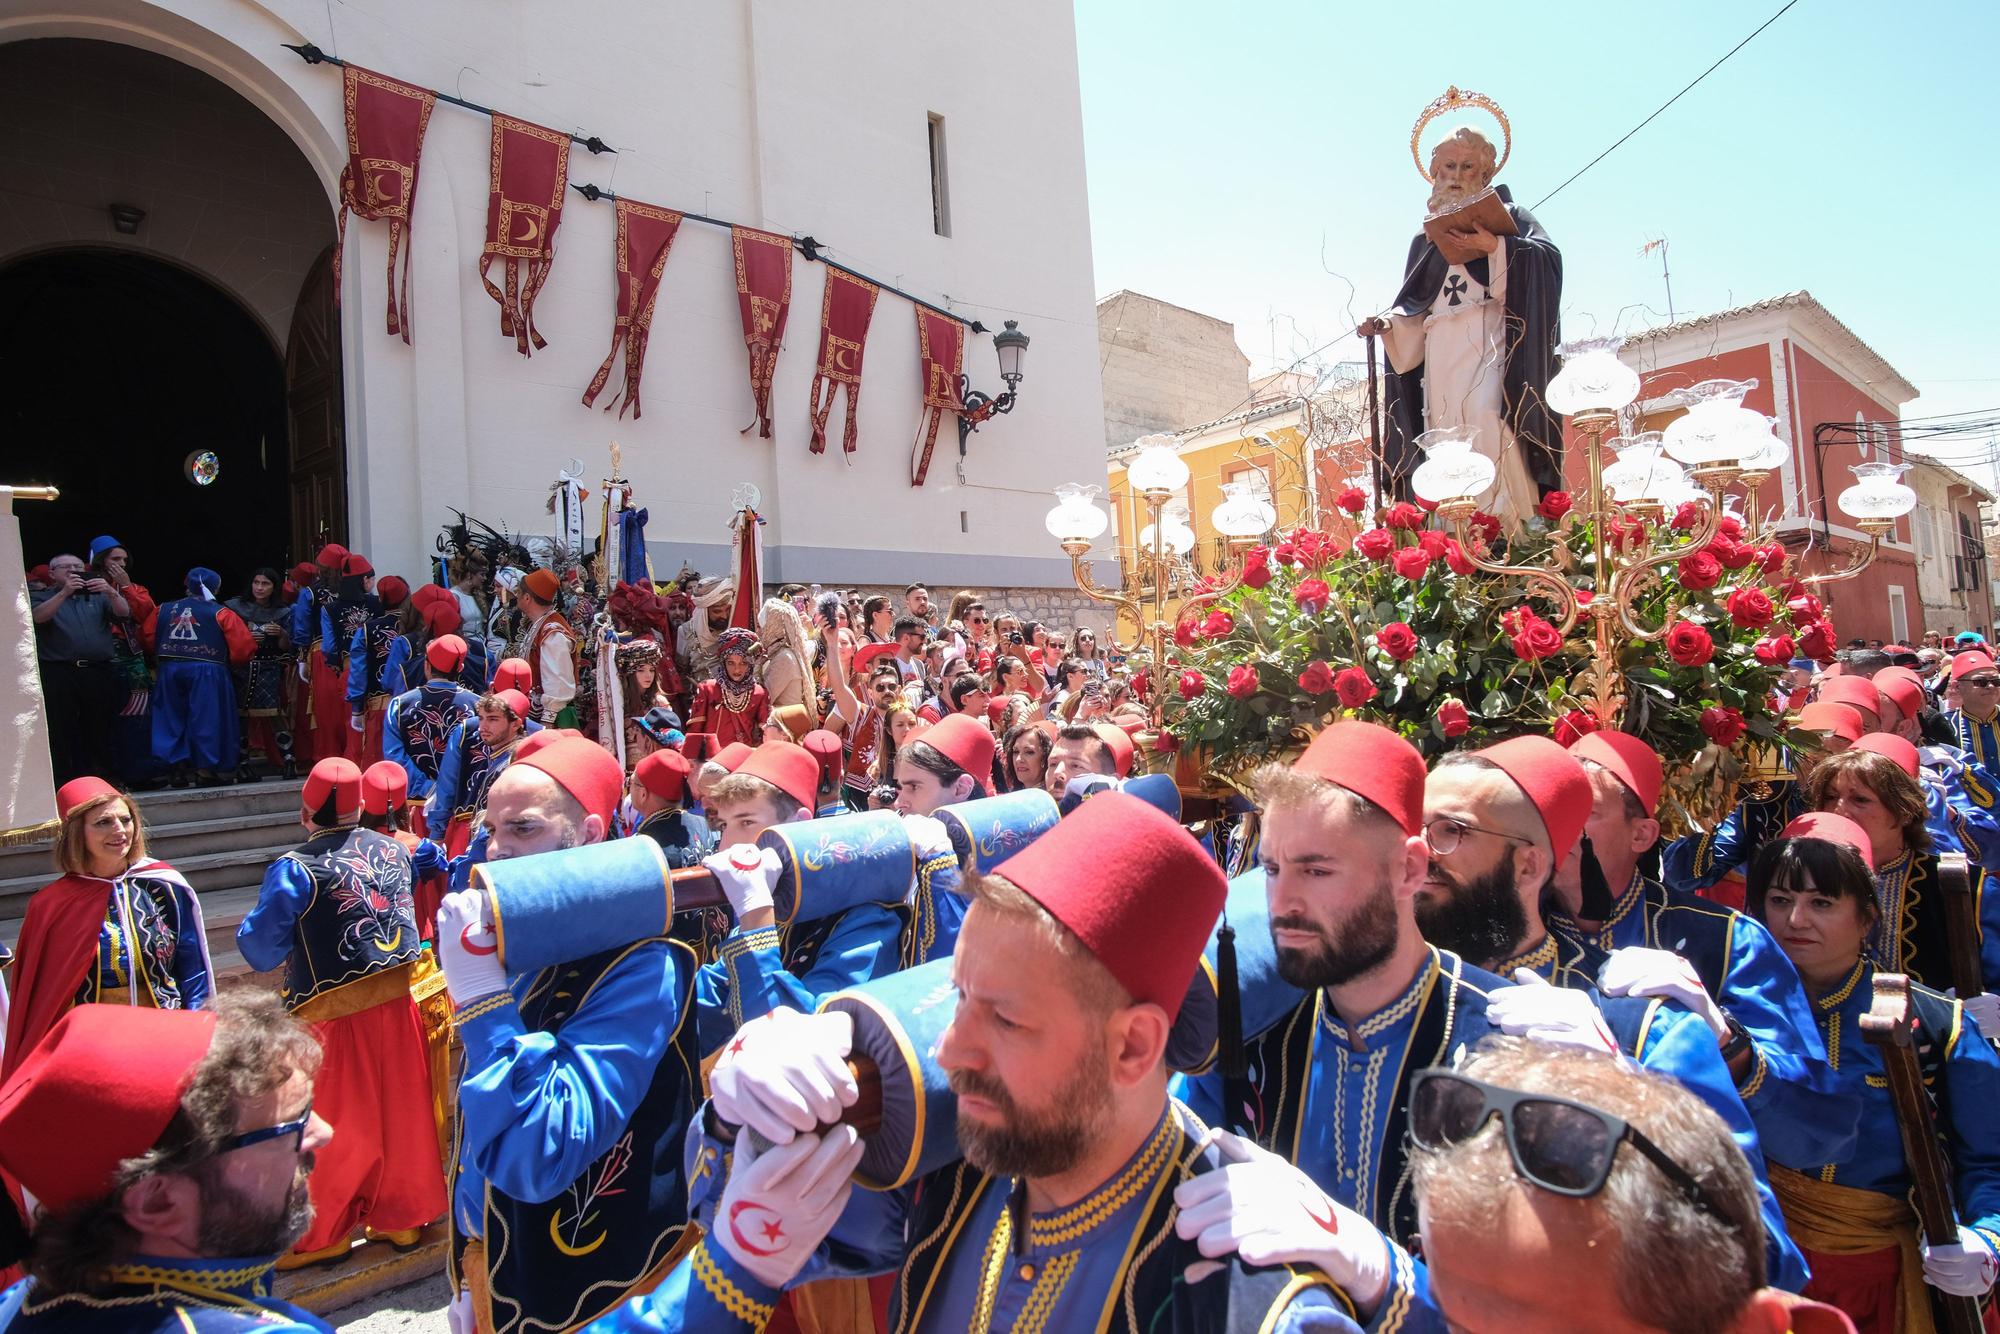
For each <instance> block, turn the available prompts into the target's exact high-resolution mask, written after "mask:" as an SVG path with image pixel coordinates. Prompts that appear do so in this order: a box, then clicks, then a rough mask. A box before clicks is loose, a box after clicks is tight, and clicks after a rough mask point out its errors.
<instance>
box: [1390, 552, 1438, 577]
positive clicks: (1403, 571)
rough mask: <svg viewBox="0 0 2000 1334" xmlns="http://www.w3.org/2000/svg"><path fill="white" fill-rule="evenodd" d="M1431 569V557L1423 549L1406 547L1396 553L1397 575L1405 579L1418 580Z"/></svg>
mask: <svg viewBox="0 0 2000 1334" xmlns="http://www.w3.org/2000/svg"><path fill="white" fill-rule="evenodd" d="M1430 568H1431V555H1430V553H1429V552H1428V551H1425V550H1424V549H1423V548H1422V547H1405V548H1403V549H1402V550H1401V551H1399V552H1397V553H1396V573H1397V574H1400V575H1402V576H1403V577H1404V578H1405V579H1409V580H1412V581H1414V580H1417V579H1421V578H1423V577H1424V573H1425V572H1426V571H1427V570H1429V569H1430Z"/></svg>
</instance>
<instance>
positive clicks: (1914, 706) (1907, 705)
mask: <svg viewBox="0 0 2000 1334" xmlns="http://www.w3.org/2000/svg"><path fill="white" fill-rule="evenodd" d="M1870 679H1871V680H1872V681H1873V682H1874V684H1875V689H1876V690H1878V691H1880V692H1881V694H1882V698H1884V699H1886V700H1889V701H1890V702H1891V703H1893V704H1894V705H1895V706H1896V709H1897V711H1898V712H1900V713H1901V714H1902V715H1903V716H1904V717H1905V718H1914V717H1916V716H1917V711H1918V710H1919V709H1921V708H1923V707H1924V688H1923V687H1922V686H1921V685H1918V684H1917V679H1916V676H1915V675H1914V674H1913V673H1911V671H1910V669H1909V668H1907V667H1884V668H1883V669H1882V670H1881V671H1879V672H1877V673H1875V675H1874V676H1873V677H1872V678H1870Z"/></svg>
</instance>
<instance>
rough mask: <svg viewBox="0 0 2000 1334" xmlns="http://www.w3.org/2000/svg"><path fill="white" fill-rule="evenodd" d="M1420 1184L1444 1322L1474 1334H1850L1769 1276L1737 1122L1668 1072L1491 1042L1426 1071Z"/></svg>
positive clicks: (1418, 1114) (1417, 1100) (1844, 1322)
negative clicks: (1654, 1073) (1733, 1134)
mask: <svg viewBox="0 0 2000 1334" xmlns="http://www.w3.org/2000/svg"><path fill="white" fill-rule="evenodd" d="M1410 1137H1411V1139H1412V1140H1413V1141H1414V1142H1415V1144H1416V1149H1415V1155H1414V1156H1415V1185H1416V1195H1417V1210H1418V1216H1419V1219H1420V1226H1421V1231H1422V1236H1423V1250H1424V1256H1425V1259H1426V1261H1427V1263H1428V1265H1429V1267H1430V1280H1431V1293H1432V1297H1433V1300H1434V1301H1435V1302H1436V1304H1437V1311H1438V1314H1439V1315H1441V1316H1442V1317H1443V1318H1444V1319H1445V1320H1447V1321H1449V1322H1450V1327H1451V1328H1452V1329H1455V1330H1462V1331H1465V1334H1501V1332H1502V1331H1505V1334H1568V1332H1569V1331H1573V1330H1592V1331H1602V1332H1603V1334H1650V1332H1654V1331H1672V1332H1676V1334H1677V1332H1678V1331H1701V1332H1702V1334H1775V1332H1776V1331H1793V1332H1795V1334H1852V1331H1853V1329H1854V1326H1853V1324H1852V1323H1851V1322H1850V1321H1849V1320H1848V1318H1847V1317H1846V1316H1845V1315H1843V1314H1842V1313H1841V1312H1839V1311H1838V1310H1835V1309H1834V1308H1832V1307H1829V1306H1824V1305H1821V1304H1819V1303H1816V1302H1808V1301H1804V1300H1802V1299H1800V1298H1797V1297H1793V1296H1791V1295H1790V1294H1789V1293H1785V1292H1780V1291H1776V1290H1774V1289H1772V1288H1769V1287H1767V1286H1765V1284H1766V1281H1767V1277H1766V1273H1765V1254H1764V1249H1763V1248H1762V1247H1761V1246H1760V1245H1759V1244H1758V1227H1757V1213H1758V1202H1757V1193H1756V1187H1755V1182H1754V1181H1753V1179H1752V1177H1751V1174H1750V1172H1749V1171H1748V1169H1747V1165H1746V1163H1745V1162H1744V1159H1743V1155H1742V1154H1741V1153H1739V1152H1737V1150H1736V1146H1735V1145H1734V1144H1733V1143H1732V1141H1731V1138H1730V1134H1729V1130H1728V1127H1727V1126H1725V1125H1723V1124H1722V1123H1721V1122H1720V1121H1719V1120H1717V1118H1716V1116H1715V1114H1714V1112H1713V1111H1712V1110H1710V1109H1709V1108H1708V1107H1706V1106H1704V1105H1703V1104H1702V1101H1701V1100H1700V1099H1699V1098H1697V1097H1694V1096H1693V1095H1692V1094H1690V1093H1689V1092H1688V1091H1687V1090H1686V1089H1683V1088H1680V1087H1678V1086H1676V1085H1675V1084H1674V1083H1673V1082H1672V1081H1669V1080H1662V1079H1657V1078H1652V1077H1649V1076H1646V1075H1642V1074H1635V1073H1633V1072H1632V1071H1631V1070H1630V1069H1629V1068H1627V1067H1625V1066H1623V1065H1622V1064H1620V1063H1619V1062H1617V1061H1615V1060H1612V1059H1608V1058H1606V1057H1604V1056H1600V1055H1594V1054H1592V1053H1589V1052H1585V1051H1581V1050H1578V1049H1575V1048H1558V1047H1551V1046H1549V1045H1547V1044H1542V1043H1535V1042H1528V1041H1523V1040H1521V1039H1516V1038H1492V1039H1488V1040H1487V1041H1486V1042H1484V1043H1482V1044H1480V1046H1478V1047H1477V1048H1475V1049H1474V1050H1473V1051H1472V1053H1471V1055H1470V1057H1469V1059H1467V1060H1466V1061H1465V1062H1464V1063H1463V1064H1462V1065H1460V1066H1459V1067H1458V1068H1456V1069H1455V1070H1451V1071H1445V1070H1431V1071H1426V1072H1425V1073H1424V1074H1422V1075H1420V1076H1419V1077H1418V1081H1417V1084H1416V1087H1415V1090H1414V1092H1413V1094H1412V1097H1411V1103H1410Z"/></svg>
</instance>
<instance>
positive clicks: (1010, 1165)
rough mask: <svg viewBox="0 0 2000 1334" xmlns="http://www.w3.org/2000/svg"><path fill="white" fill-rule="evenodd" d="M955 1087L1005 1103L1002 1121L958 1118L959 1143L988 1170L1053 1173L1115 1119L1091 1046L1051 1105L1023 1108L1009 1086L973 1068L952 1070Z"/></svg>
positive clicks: (975, 1163) (1066, 1166)
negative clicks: (1038, 1109)
mask: <svg viewBox="0 0 2000 1334" xmlns="http://www.w3.org/2000/svg"><path fill="white" fill-rule="evenodd" d="M950 1081H951V1091H952V1092H953V1093H966V1094H971V1095H973V1096H974V1097H979V1098H984V1099H986V1100H987V1101H988V1102H991V1103H992V1104H993V1105H994V1106H995V1107H997V1108H999V1109H1000V1118H1001V1123H1000V1124H999V1125H998V1126H987V1125H982V1124H975V1123H973V1122H971V1121H968V1120H966V1119H965V1118H964V1117H960V1118H959V1119H958V1147H959V1151H960V1152H961V1153H963V1154H964V1155H965V1161H967V1162H968V1163H971V1164H972V1165H973V1166H974V1167H976V1168H978V1169H979V1170H980V1171H982V1172H984V1173H986V1174H987V1175H988V1176H995V1177H1050V1176H1057V1175H1059V1174H1061V1173H1063V1172H1067V1171H1069V1170H1070V1169H1071V1168H1073V1167H1075V1166H1076V1165H1077V1164H1078V1163H1079V1162H1081V1161H1082V1160H1083V1155H1084V1153H1085V1152H1086V1151H1087V1150H1088V1149H1089V1148H1090V1147H1091V1146H1092V1145H1093V1144H1094V1143H1095V1142H1096V1136H1097V1132H1098V1128H1099V1127H1100V1126H1102V1125H1104V1124H1105V1123H1106V1122H1108V1121H1109V1120H1110V1112H1111V1083H1110V1081H1109V1080H1108V1079H1106V1078H1105V1076H1104V1070H1103V1068H1102V1065H1101V1063H1100V1062H1099V1061H1098V1059H1097V1054H1096V1053H1095V1052H1086V1053H1085V1054H1084V1056H1083V1057H1082V1058H1081V1059H1080V1060H1078V1061H1077V1063H1076V1065H1075V1066H1074V1067H1073V1068H1072V1069H1071V1070H1070V1072H1069V1077H1068V1079H1066V1080H1065V1081H1064V1083H1063V1086H1062V1087H1061V1088H1060V1089H1058V1090H1057V1091H1056V1094H1055V1096H1054V1097H1052V1098H1051V1099H1050V1100H1049V1110H1048V1111H1046V1112H1038V1113H1035V1114H1033V1115H1030V1114H1028V1113H1026V1112H1023V1111H1022V1110H1021V1108H1020V1106H1019V1105H1018V1104H1016V1103H1015V1101H1014V1097H1013V1095H1012V1094H1010V1093H1009V1092H1008V1091H1007V1089H1006V1086H1005V1085H1003V1084H1001V1083H1000V1081H999V1080H997V1079H994V1078H992V1077H990V1076H987V1075H981V1074H975V1073H974V1072H972V1071H970V1070H954V1071H952V1072H951V1074H950Z"/></svg>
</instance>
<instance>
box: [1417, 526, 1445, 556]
mask: <svg viewBox="0 0 2000 1334" xmlns="http://www.w3.org/2000/svg"><path fill="white" fill-rule="evenodd" d="M1450 544H1451V539H1450V538H1448V537H1446V536H1445V535H1444V534H1443V533H1441V532H1439V531H1438V530H1437V529H1435V528H1426V529H1424V531H1422V532H1421V533H1418V534H1417V549H1418V550H1419V551H1421V552H1423V553H1424V554H1425V555H1426V556H1429V557H1430V558H1431V559H1432V560H1443V559H1444V552H1445V548H1446V547H1447V546H1449V545H1450Z"/></svg>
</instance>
